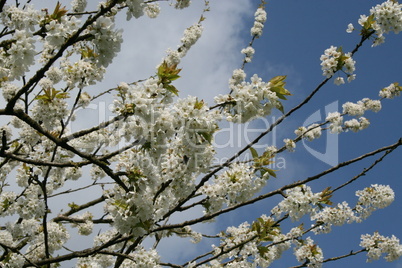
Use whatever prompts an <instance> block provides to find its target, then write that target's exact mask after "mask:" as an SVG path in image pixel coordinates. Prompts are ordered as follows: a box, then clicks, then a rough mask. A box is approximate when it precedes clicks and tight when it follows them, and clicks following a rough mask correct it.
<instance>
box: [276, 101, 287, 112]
mask: <svg viewBox="0 0 402 268" xmlns="http://www.w3.org/2000/svg"><path fill="white" fill-rule="evenodd" d="M276 108H277V109H278V110H279V111H280V112H281V113H283V114H284V113H285V110H284V109H283V104H282V103H281V102H279V101H278V104H277V105H276Z"/></svg>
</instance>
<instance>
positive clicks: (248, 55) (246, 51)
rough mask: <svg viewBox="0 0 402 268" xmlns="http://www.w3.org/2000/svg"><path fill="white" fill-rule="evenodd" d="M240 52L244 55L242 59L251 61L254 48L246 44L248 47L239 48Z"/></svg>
mask: <svg viewBox="0 0 402 268" xmlns="http://www.w3.org/2000/svg"><path fill="white" fill-rule="evenodd" d="M241 53H242V54H244V55H245V56H246V57H245V58H244V61H245V62H251V60H252V58H253V56H254V53H255V50H254V48H253V47H251V46H248V47H246V48H243V49H242V50H241Z"/></svg>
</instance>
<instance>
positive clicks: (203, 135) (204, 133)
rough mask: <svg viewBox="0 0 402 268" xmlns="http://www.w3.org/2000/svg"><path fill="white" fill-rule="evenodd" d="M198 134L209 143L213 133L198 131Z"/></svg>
mask: <svg viewBox="0 0 402 268" xmlns="http://www.w3.org/2000/svg"><path fill="white" fill-rule="evenodd" d="M198 134H199V135H200V136H201V137H203V138H204V140H206V141H208V142H209V143H211V142H212V137H213V135H212V134H211V133H208V132H198Z"/></svg>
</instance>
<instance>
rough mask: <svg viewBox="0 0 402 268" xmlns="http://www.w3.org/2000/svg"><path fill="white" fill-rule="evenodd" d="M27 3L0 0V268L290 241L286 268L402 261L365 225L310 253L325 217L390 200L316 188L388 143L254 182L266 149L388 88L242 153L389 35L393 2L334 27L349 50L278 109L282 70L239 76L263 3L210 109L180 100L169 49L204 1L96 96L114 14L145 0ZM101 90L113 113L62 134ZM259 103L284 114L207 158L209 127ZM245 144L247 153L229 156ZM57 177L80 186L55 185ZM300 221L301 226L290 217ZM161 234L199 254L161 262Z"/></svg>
mask: <svg viewBox="0 0 402 268" xmlns="http://www.w3.org/2000/svg"><path fill="white" fill-rule="evenodd" d="M30 2H31V1H27V2H26V3H20V1H15V2H14V1H6V0H1V1H0V13H1V15H0V18H1V24H2V26H1V28H2V29H1V32H0V38H1V40H0V58H1V66H0V88H1V92H2V96H3V100H2V101H1V102H0V104H1V106H0V116H1V118H2V126H1V127H0V137H1V144H0V168H1V170H0V181H1V183H0V216H1V221H0V226H1V230H0V263H1V266H2V267H58V266H62V267H65V266H64V265H66V264H65V263H66V262H68V263H69V265H70V264H71V261H74V263H75V265H76V266H77V267H163V266H165V267H223V266H225V267H226V266H229V267H268V266H270V265H271V264H272V263H275V261H276V260H278V259H279V258H280V257H281V254H282V253H283V252H285V251H287V250H290V249H293V252H294V255H295V259H296V260H297V261H299V262H300V265H299V266H296V267H321V266H322V265H323V264H324V263H326V262H329V261H334V260H337V259H341V258H346V257H350V256H352V255H356V254H361V253H363V254H364V253H365V254H367V258H368V260H376V259H379V258H380V257H381V256H382V255H383V256H384V258H385V259H386V260H387V261H393V260H396V259H398V258H399V257H400V256H401V255H402V246H401V245H400V244H399V239H397V238H396V237H395V236H392V237H386V236H383V235H381V234H380V233H378V232H375V233H372V234H362V236H361V242H360V247H361V249H359V250H356V251H351V252H345V255H342V256H335V257H324V253H323V251H322V249H321V248H320V246H319V244H318V243H316V242H315V241H314V240H313V239H314V238H315V237H316V235H320V234H325V233H329V232H331V230H332V228H333V226H340V225H343V224H345V223H353V222H361V221H364V220H365V219H366V218H367V217H369V216H370V215H371V214H372V213H373V212H374V211H375V210H377V209H380V208H384V207H387V206H388V205H389V204H390V203H392V202H393V200H394V191H393V190H392V189H391V188H390V187H389V186H387V185H381V184H373V185H371V186H368V187H365V188H364V189H361V190H359V191H357V192H356V196H357V197H358V201H357V202H356V203H355V204H348V203H347V202H346V201H344V202H341V203H338V204H335V203H333V202H332V201H331V198H332V197H333V196H334V195H336V194H337V193H338V191H339V190H340V189H342V188H344V187H347V186H348V185H349V184H350V183H351V182H353V181H356V180H358V179H360V178H361V177H362V176H363V175H366V174H367V173H368V172H369V171H370V170H371V169H372V168H373V167H374V166H376V165H377V164H378V163H379V162H381V161H382V160H383V159H384V158H386V157H387V156H388V155H390V154H391V153H392V152H394V150H395V149H397V148H398V147H399V146H401V145H402V140H401V139H399V140H396V141H395V142H394V143H393V144H390V145H388V146H385V147H381V148H377V149H376V150H374V151H371V152H367V153H366V154H363V155H361V156H359V157H356V158H353V159H350V160H347V161H345V162H342V163H339V164H338V165H336V166H333V167H331V168H329V169H327V170H323V171H322V172H320V173H318V174H315V175H314V176H310V177H308V178H304V179H303V178H300V179H299V180H298V181H294V182H292V183H289V184H287V185H285V186H281V187H279V188H277V189H273V190H272V189H271V190H268V191H267V190H266V189H267V188H264V186H266V184H267V181H268V179H269V178H272V177H278V178H279V177H281V174H280V171H277V170H274V169H272V168H271V166H270V164H272V162H273V161H275V157H276V156H278V155H281V154H283V153H285V152H286V151H294V150H296V144H297V143H298V142H300V141H301V140H302V139H305V140H310V141H311V140H314V139H318V138H320V136H321V133H322V132H323V131H327V132H331V133H336V134H340V135H341V134H342V133H343V132H346V131H353V132H358V131H360V130H363V129H365V128H367V127H368V125H369V121H368V119H366V118H365V117H363V115H364V114H365V112H366V111H368V110H372V111H374V112H378V111H380V109H381V105H382V101H383V100H384V99H393V98H394V97H397V96H399V95H400V92H401V91H402V87H401V86H399V84H398V83H396V82H392V83H390V84H388V85H385V86H384V88H383V89H381V90H380V92H379V97H378V99H374V100H373V99H368V98H363V99H362V100H361V101H358V102H357V103H352V102H347V103H345V104H343V106H342V107H343V111H342V112H337V111H333V112H331V113H328V114H327V117H326V118H325V119H324V120H322V122H320V123H316V124H312V125H307V126H301V127H299V128H298V129H296V130H295V131H294V133H289V136H288V138H286V139H285V140H284V141H283V146H281V147H276V146H273V145H272V144H266V149H265V150H264V151H259V150H256V149H255V145H257V144H260V143H261V141H260V140H261V139H262V138H263V137H266V136H268V135H270V134H272V132H273V130H274V129H275V128H276V127H278V126H279V125H281V124H282V122H283V121H284V119H286V118H289V117H290V116H291V115H292V114H293V113H294V112H296V111H298V110H299V109H300V108H301V107H304V106H306V105H307V104H308V102H309V100H310V99H312V98H314V97H315V94H316V93H317V92H318V91H320V89H321V88H323V87H324V86H326V85H327V84H328V83H330V81H331V80H333V82H334V83H335V84H337V85H341V84H344V83H345V79H346V80H347V81H348V82H351V81H352V80H354V79H355V78H356V76H355V74H354V72H355V60H354V59H353V57H354V55H355V54H356V53H358V52H360V51H359V49H360V47H361V46H364V45H373V46H378V45H380V44H381V43H383V42H384V41H385V35H386V34H388V33H389V32H395V33H398V32H399V31H401V30H402V10H401V8H402V5H401V4H399V3H398V2H397V1H394V0H388V1H385V2H384V3H382V4H379V5H377V6H375V7H373V8H371V9H370V10H369V14H368V15H367V16H366V15H362V16H361V17H360V18H359V19H358V24H356V28H355V26H353V25H352V24H349V26H348V29H347V31H348V32H350V33H356V34H360V38H361V39H360V42H359V43H358V44H356V46H355V48H354V49H353V50H352V51H350V52H344V51H343V49H342V48H341V47H335V46H331V47H329V48H328V49H326V50H325V51H324V54H323V55H322V56H321V67H322V71H323V76H324V79H323V80H322V81H321V82H320V83H319V84H318V85H317V87H316V88H315V89H313V91H311V93H310V95H308V96H307V98H305V99H304V100H302V101H300V103H299V104H297V105H296V106H294V107H293V108H291V109H288V110H287V109H285V108H284V105H283V103H284V102H286V100H287V98H289V96H290V95H292V94H293V93H292V90H291V89H289V90H288V89H286V88H285V87H286V76H285V75H283V76H276V77H273V78H272V79H270V80H269V81H263V80H262V78H260V77H259V76H258V75H257V74H255V75H253V76H251V78H250V79H247V77H246V73H245V71H244V67H245V65H246V64H248V63H250V62H251V61H252V58H253V55H254V52H255V49H254V48H253V44H254V42H255V41H256V40H257V39H258V38H259V37H260V36H261V35H262V32H263V28H264V23H265V21H266V11H265V3H264V2H263V1H262V2H261V5H260V6H259V7H258V9H257V11H256V12H255V15H254V16H255V22H254V25H253V26H252V28H251V39H250V43H249V45H247V46H246V48H244V49H243V50H241V53H243V54H244V60H243V63H242V65H241V68H239V69H236V70H234V71H233V75H232V77H231V78H230V79H229V88H228V90H227V94H224V95H219V96H216V98H215V103H214V104H207V103H206V102H205V101H203V100H202V99H199V98H197V97H191V96H189V97H183V96H181V95H180V91H179V89H178V88H176V86H175V85H174V83H175V82H174V81H175V80H177V79H178V78H180V72H181V68H180V63H181V60H182V58H183V57H185V56H186V54H187V52H188V51H189V50H190V49H191V47H192V46H193V45H194V44H195V43H196V42H197V40H198V39H199V38H200V37H201V35H202V32H203V26H202V24H203V21H204V20H205V13H206V12H207V11H208V10H209V3H208V2H207V1H205V9H204V12H203V14H201V18H200V19H199V21H198V22H197V23H196V24H194V25H192V26H190V27H188V28H187V29H186V30H185V31H184V35H183V38H182V39H181V40H180V45H179V46H178V48H177V49H174V50H172V49H170V50H168V51H167V55H166V57H164V58H163V59H162V60H161V62H160V63H159V64H158V66H156V68H155V73H154V74H150V75H151V76H150V77H149V78H144V79H143V80H141V81H126V82H121V83H120V81H115V82H116V83H120V84H119V86H117V87H115V88H110V89H108V90H106V91H103V92H99V91H96V90H93V91H91V90H92V88H91V85H95V84H97V83H100V82H102V81H103V77H104V75H105V73H106V69H107V67H108V66H109V64H110V63H111V62H112V60H113V58H114V57H115V56H116V55H117V54H118V52H119V51H120V45H121V43H122V42H123V40H122V35H121V31H120V30H119V29H117V27H115V17H116V16H117V15H118V14H119V13H122V12H124V13H126V14H127V20H132V21H133V20H135V19H136V18H139V17H141V16H143V15H147V16H149V17H150V18H155V17H157V15H158V14H159V12H160V7H159V3H158V2H160V1H157V0H149V1H144V0H109V1H107V2H101V3H99V5H98V6H97V7H96V8H93V9H92V8H87V1H86V0H73V1H72V3H71V7H70V8H68V7H66V6H67V4H66V6H65V5H64V4H61V3H51V5H52V6H49V7H48V8H44V9H41V8H35V6H34V5H31V4H30ZM161 2H162V1H161ZM189 5H190V1H189V0H172V1H171V2H170V6H169V5H166V8H176V9H184V8H187V7H188V6H189ZM334 76H335V77H334ZM107 93H112V94H113V105H112V112H113V114H114V116H113V117H112V118H111V119H110V120H105V121H103V122H99V123H98V124H97V123H91V122H88V123H87V125H86V126H85V127H84V128H82V129H80V130H78V131H73V130H72V129H71V128H70V126H71V122H73V121H74V120H75V118H76V114H77V112H78V111H85V109H86V108H87V107H88V106H89V105H90V104H91V103H93V102H96V101H97V100H98V99H99V98H100V97H102V96H104V95H105V94H107ZM274 110H278V111H280V112H281V113H282V114H283V115H282V116H281V117H280V118H278V119H277V120H276V121H275V122H274V123H273V124H271V125H270V126H269V127H268V128H267V129H266V130H265V131H262V132H261V133H259V135H258V136H257V137H256V138H255V139H254V140H253V141H251V142H249V143H248V144H247V145H246V146H245V147H244V148H242V149H241V150H239V151H238V152H237V153H235V154H233V155H229V156H228V157H227V161H225V162H223V163H219V164H218V165H217V164H216V163H214V162H213V159H214V156H215V155H216V151H215V148H214V134H216V133H218V132H219V126H220V125H221V124H222V123H223V122H225V121H226V122H230V123H233V124H244V123H247V122H250V121H252V120H256V119H258V118H262V117H266V116H269V115H270V114H271V113H272V112H273V111H274ZM247 153H248V154H250V155H251V157H250V158H249V160H241V159H240V156H242V155H244V154H247ZM373 156H374V157H376V160H375V161H374V162H373V163H372V164H371V165H369V166H367V167H366V168H365V169H364V170H362V171H361V173H359V174H354V175H353V176H352V177H351V178H350V180H349V181H346V182H345V183H344V184H341V185H336V184H335V183H334V184H333V185H328V187H326V188H324V189H321V190H320V191H317V192H314V191H313V190H312V187H311V186H310V183H311V182H313V181H317V180H320V179H322V178H324V177H325V176H326V175H328V174H330V173H332V172H334V171H336V170H338V169H341V168H343V167H345V166H347V165H349V164H353V163H356V162H359V161H361V160H363V159H366V158H368V157H373ZM71 181H77V183H78V182H79V183H80V185H84V186H79V187H78V186H77V187H76V188H74V189H67V188H66V184H68V183H70V182H71ZM70 185H71V184H70ZM77 185H78V184H77ZM88 189H98V190H99V191H97V193H99V194H97V195H95V194H92V195H89V196H88V198H89V199H90V201H88V202H86V203H79V204H78V203H75V202H74V200H68V202H66V203H65V206H61V205H60V203H58V202H54V200H55V198H56V197H60V196H64V197H65V198H66V199H68V196H69V195H71V194H72V193H77V192H78V193H80V192H83V193H87V190H88ZM274 196H282V197H283V198H282V200H281V201H280V202H279V203H278V204H277V205H276V206H273V207H272V208H270V209H268V211H267V214H266V215H261V216H260V217H258V218H257V219H254V220H253V221H251V222H244V223H242V224H240V225H239V226H228V227H227V228H226V229H224V230H222V231H221V232H218V233H215V234H211V233H201V232H197V231H195V230H194V228H193V226H195V225H197V224H198V225H201V224H205V225H208V224H210V221H213V220H216V219H217V217H218V216H220V215H224V214H228V213H233V211H234V212H235V211H236V210H237V209H240V208H242V207H245V206H248V205H250V204H253V203H256V202H258V201H261V200H267V199H270V198H271V197H274ZM100 205H101V206H103V207H102V209H101V210H100V209H99V206H100ZM198 207H202V210H203V214H199V215H195V216H194V217H192V218H190V219H188V218H186V219H185V220H181V221H177V218H178V216H177V215H178V214H180V215H185V214H186V212H189V211H192V210H194V209H195V208H198ZM179 218H180V217H179ZM172 219H176V220H174V221H173V220H172ZM218 220H219V219H218ZM287 221H294V222H295V223H294V226H293V228H290V229H285V228H281V226H283V224H284V222H287ZM306 221H307V222H310V224H311V225H310V226H304V225H302V224H300V222H306ZM303 226H304V227H303ZM77 232H78V233H77ZM172 236H177V237H181V238H182V239H183V240H189V239H190V240H192V241H193V242H194V243H198V242H200V241H201V240H203V241H204V242H205V243H209V244H210V248H209V249H208V250H206V251H205V252H199V254H198V256H195V257H189V258H188V260H187V261H186V262H184V263H175V264H173V263H168V262H166V261H164V259H163V257H161V255H160V252H159V251H158V249H159V248H158V245H159V244H160V241H162V240H164V239H167V238H168V237H172ZM71 239H74V240H76V241H77V240H78V241H86V240H88V239H91V241H92V242H91V243H88V245H87V247H86V248H77V249H75V248H69V247H67V246H66V245H67V243H68V242H69V240H71ZM83 243H84V242H83ZM145 245H151V246H145ZM194 246H195V247H197V245H194ZM356 246H357V245H356ZM178 254H179V252H178ZM326 254H327V253H326ZM328 255H330V252H328ZM326 256H327V255H326ZM70 266H71V265H70Z"/></svg>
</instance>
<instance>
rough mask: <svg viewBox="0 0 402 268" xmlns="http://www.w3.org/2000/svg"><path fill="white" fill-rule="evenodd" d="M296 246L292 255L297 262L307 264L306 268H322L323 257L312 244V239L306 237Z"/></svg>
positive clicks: (316, 246)
mask: <svg viewBox="0 0 402 268" xmlns="http://www.w3.org/2000/svg"><path fill="white" fill-rule="evenodd" d="M298 244H299V245H298V247H296V248H295V252H294V254H295V256H296V258H297V260H298V261H299V262H307V267H314V268H320V267H322V261H323V260H324V256H323V253H322V250H321V248H320V247H319V246H318V245H317V244H314V241H313V239H311V238H310V237H307V238H306V240H301V242H299V243H298Z"/></svg>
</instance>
